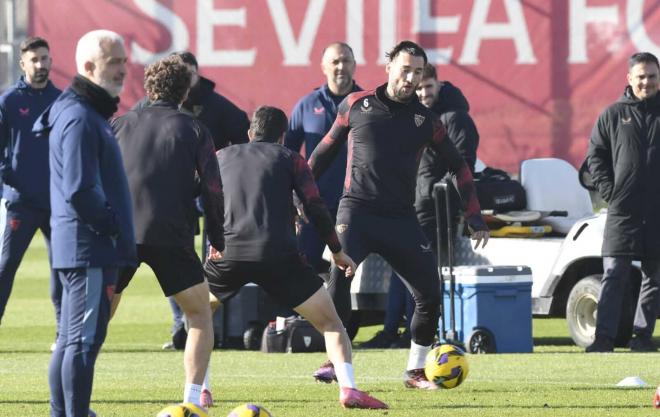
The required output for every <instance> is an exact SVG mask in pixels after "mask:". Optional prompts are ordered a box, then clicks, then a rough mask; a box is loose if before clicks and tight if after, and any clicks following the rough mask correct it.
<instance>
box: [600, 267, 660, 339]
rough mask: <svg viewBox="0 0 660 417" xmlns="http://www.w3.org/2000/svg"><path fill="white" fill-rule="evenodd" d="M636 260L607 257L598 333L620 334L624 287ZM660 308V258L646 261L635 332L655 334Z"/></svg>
mask: <svg viewBox="0 0 660 417" xmlns="http://www.w3.org/2000/svg"><path fill="white" fill-rule="evenodd" d="M631 263H632V259H631V258H629V257H624V256H616V257H609V256H607V257H603V271H604V272H603V279H602V281H601V287H600V294H599V297H598V316H597V317H596V335H603V336H607V337H609V338H610V339H614V338H615V337H616V334H617V331H618V327H619V319H620V316H621V307H622V302H623V293H624V289H625V288H626V286H627V284H628V280H629V279H630V271H631V269H632V265H631ZM659 308H660V259H645V260H643V261H642V284H641V286H640V289H639V299H638V300H637V309H636V311H635V321H634V323H633V333H634V334H635V335H637V336H641V337H651V336H652V335H653V331H654V329H655V321H656V318H657V317H658V309H659Z"/></svg>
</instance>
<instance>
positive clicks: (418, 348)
mask: <svg viewBox="0 0 660 417" xmlns="http://www.w3.org/2000/svg"><path fill="white" fill-rule="evenodd" d="M388 58H389V62H388V64H387V66H386V71H387V73H388V82H387V84H384V85H382V86H380V87H378V88H377V89H376V90H371V91H364V92H358V93H353V94H351V95H349V96H348V97H347V98H346V99H345V100H344V101H343V102H342V104H341V105H340V106H339V112H338V114H337V119H336V120H335V123H334V125H333V126H332V128H331V129H330V132H329V133H328V134H327V135H326V136H325V137H324V138H323V140H322V141H321V143H320V144H319V145H318V146H317V147H316V149H315V150H314V153H313V154H312V156H311V158H310V159H309V164H310V166H311V168H312V171H313V172H314V175H315V176H316V177H318V176H319V175H321V174H322V173H323V172H324V171H325V169H326V168H327V167H328V165H329V164H330V162H331V161H332V159H333V158H334V156H335V155H336V154H337V152H338V151H339V149H340V148H341V146H342V145H343V143H345V142H346V141H348V145H349V150H348V155H349V159H348V161H347V169H346V172H347V173H350V174H349V175H348V176H347V178H346V181H345V183H344V195H343V197H342V200H341V202H340V204H339V212H338V213H337V224H336V230H337V232H338V233H339V239H340V242H341V244H342V246H343V247H344V249H345V251H346V253H347V254H348V255H349V256H351V257H352V258H353V259H354V260H355V262H356V264H357V265H359V264H360V262H362V261H363V260H364V259H365V258H366V256H367V255H368V254H369V253H371V252H375V253H378V254H379V255H381V256H382V257H383V258H384V259H385V260H386V261H387V262H388V263H389V264H390V265H391V266H392V267H393V268H394V270H395V271H396V272H397V273H398V274H399V276H401V277H402V279H403V280H404V281H405V282H406V286H407V287H408V289H409V290H410V291H411V292H412V294H413V297H414V299H415V312H414V314H413V318H412V322H411V333H412V341H411V343H410V353H409V357H408V365H407V368H406V373H405V385H406V386H407V387H409V388H424V389H434V388H437V386H435V384H433V383H431V382H430V381H428V380H427V379H426V377H425V376H424V359H425V357H426V354H427V353H428V352H429V351H430V349H431V344H432V343H433V340H434V336H435V330H436V329H437V325H438V316H439V313H440V311H439V303H440V288H439V282H438V281H439V280H438V273H437V270H436V261H435V255H434V254H433V251H432V249H431V244H430V243H429V241H428V239H427V238H426V237H425V236H424V233H423V232H422V229H421V228H420V226H419V223H418V222H417V218H416V217H415V208H414V201H415V182H416V178H417V167H418V164H419V158H420V155H421V153H422V151H423V150H424V148H425V147H426V146H431V147H433V148H434V149H435V150H436V151H437V153H438V155H439V162H442V163H443V164H444V165H445V166H446V167H447V169H448V170H449V172H450V173H452V174H453V175H455V176H456V183H457V184H456V185H457V189H458V192H459V194H460V196H461V199H462V202H463V208H464V211H465V218H466V220H467V222H468V225H469V227H470V230H471V232H472V238H473V239H476V241H477V242H476V245H475V247H477V246H479V244H480V243H481V242H483V244H484V245H485V244H486V241H487V240H488V229H487V227H486V224H485V222H484V221H483V219H482V218H481V213H480V209H479V202H478V200H477V196H476V194H475V190H474V184H473V183H472V174H471V173H470V169H469V168H468V166H467V165H466V164H465V161H463V158H461V156H460V155H459V154H458V152H457V151H456V148H455V147H454V145H453V144H452V143H451V141H450V140H447V139H446V135H445V129H444V128H443V126H442V124H441V123H440V121H439V120H437V118H436V117H435V116H434V115H433V113H431V112H430V111H429V110H428V109H427V108H426V107H424V106H423V105H422V104H421V103H420V102H419V101H418V100H417V97H415V89H416V87H417V85H418V84H419V82H420V81H421V79H422V72H423V70H424V65H426V63H427V59H426V53H425V52H424V50H423V49H422V48H421V47H420V46H419V45H417V44H415V43H413V42H410V41H403V42H400V43H399V44H398V45H396V46H395V47H394V48H393V49H392V50H391V51H390V53H389V54H388ZM328 290H329V291H330V294H331V295H332V296H333V299H334V302H335V306H336V308H337V311H338V313H339V316H340V317H341V318H342V320H343V321H344V323H346V321H347V320H348V318H349V315H350V312H351V299H350V280H348V279H346V278H344V277H343V276H341V274H340V271H339V270H338V269H337V268H335V267H333V268H332V270H331V272H330V277H329V279H328ZM314 377H315V378H316V379H317V380H320V381H324V382H331V381H332V380H333V379H334V378H335V372H334V370H333V368H332V366H331V364H329V363H325V364H323V365H322V366H321V368H320V369H318V370H317V371H316V373H315V374H314Z"/></svg>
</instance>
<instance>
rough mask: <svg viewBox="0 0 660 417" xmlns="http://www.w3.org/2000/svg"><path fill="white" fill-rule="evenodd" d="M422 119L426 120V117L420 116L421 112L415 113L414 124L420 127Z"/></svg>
mask: <svg viewBox="0 0 660 417" xmlns="http://www.w3.org/2000/svg"><path fill="white" fill-rule="evenodd" d="M424 120H426V117H424V116H422V115H421V114H416V115H415V126H417V127H420V126H421V125H422V123H424Z"/></svg>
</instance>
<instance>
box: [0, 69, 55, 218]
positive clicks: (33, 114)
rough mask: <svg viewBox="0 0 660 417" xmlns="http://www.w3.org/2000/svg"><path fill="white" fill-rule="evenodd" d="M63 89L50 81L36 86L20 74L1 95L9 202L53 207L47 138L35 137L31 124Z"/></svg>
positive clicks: (1, 156)
mask: <svg viewBox="0 0 660 417" xmlns="http://www.w3.org/2000/svg"><path fill="white" fill-rule="evenodd" d="M61 92H62V91H61V90H59V89H58V88H56V87H55V86H54V85H53V83H51V82H50V81H48V84H46V87H45V88H43V89H39V90H37V89H34V88H32V87H31V86H30V85H29V84H28V83H26V82H25V79H24V77H21V78H20V80H18V82H17V83H16V84H15V85H14V86H12V87H11V88H9V89H8V90H7V91H5V92H4V93H3V94H2V95H1V96H0V172H1V173H2V181H3V182H4V189H3V193H2V195H3V197H4V198H5V199H6V200H8V201H12V202H19V201H20V202H21V203H24V204H27V205H29V206H31V207H34V208H38V209H43V210H50V201H49V200H48V177H49V173H48V141H47V140H44V139H42V138H37V137H35V135H34V133H32V125H33V124H34V122H35V120H37V118H38V117H39V115H40V114H41V113H42V112H43V111H44V110H46V108H47V107H48V106H50V105H51V103H52V102H53V101H55V99H56V98H57V97H58V96H59V95H60V93H61Z"/></svg>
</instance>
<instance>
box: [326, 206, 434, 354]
mask: <svg viewBox="0 0 660 417" xmlns="http://www.w3.org/2000/svg"><path fill="white" fill-rule="evenodd" d="M337 231H338V236H339V241H340V242H341V245H342V247H343V249H344V251H345V252H346V253H347V254H348V255H349V256H350V257H351V258H352V259H353V261H355V263H356V264H357V265H359V264H360V263H361V262H362V261H363V260H364V259H365V258H366V257H367V255H369V254H370V253H377V254H379V255H380V256H382V257H383V258H384V259H385V260H386V261H387V263H389V264H390V266H392V268H394V270H395V271H396V272H397V273H398V274H399V276H401V278H402V279H403V281H404V284H405V285H406V287H407V288H408V290H409V291H410V292H411V293H412V295H413V299H414V300H415V313H414V314H413V317H412V322H411V324H410V331H411V334H412V340H413V341H414V342H415V343H417V344H419V345H423V346H428V345H430V344H431V343H433V339H434V337H435V333H436V330H437V325H438V317H439V314H440V308H439V306H440V285H439V280H438V272H437V267H436V261H435V254H434V253H433V249H432V245H431V244H430V242H429V241H428V239H427V238H426V237H425V236H424V233H423V232H422V229H421V228H420V226H419V223H418V222H417V218H416V217H415V215H414V214H411V215H409V216H405V217H384V216H378V215H375V214H373V213H371V212H368V211H366V210H364V209H360V208H355V207H351V208H344V209H342V208H340V210H339V213H337ZM327 284H328V291H329V292H330V295H331V296H332V299H333V300H334V303H335V307H336V309H337V313H338V314H339V317H340V318H341V319H342V322H343V323H344V324H346V323H347V322H348V319H349V318H350V314H351V294H350V288H351V281H350V280H349V279H347V278H346V277H345V276H344V272H343V271H341V270H340V269H338V268H337V267H335V266H333V267H332V269H331V271H330V276H329V278H328V282H327Z"/></svg>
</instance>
